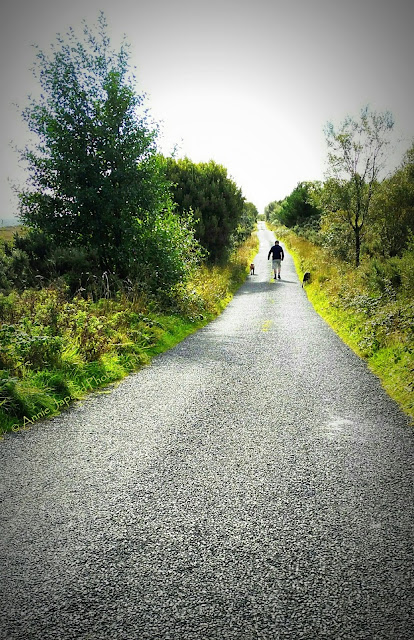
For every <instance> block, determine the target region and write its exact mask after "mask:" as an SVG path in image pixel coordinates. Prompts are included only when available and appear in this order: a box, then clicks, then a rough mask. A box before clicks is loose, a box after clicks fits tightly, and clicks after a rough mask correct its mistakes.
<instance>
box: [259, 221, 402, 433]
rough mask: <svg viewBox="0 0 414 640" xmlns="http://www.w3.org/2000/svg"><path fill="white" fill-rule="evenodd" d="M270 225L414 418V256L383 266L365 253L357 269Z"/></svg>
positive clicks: (318, 306) (335, 325)
mask: <svg viewBox="0 0 414 640" xmlns="http://www.w3.org/2000/svg"><path fill="white" fill-rule="evenodd" d="M268 226H269V228H271V229H272V230H273V231H275V232H276V233H277V237H279V238H280V239H281V240H283V242H284V244H285V245H286V247H287V249H288V251H289V252H290V253H291V255H292V257H293V260H294V262H295V267H296V271H297V273H298V275H299V277H300V278H302V277H303V274H304V272H305V271H309V272H310V273H311V282H310V284H307V285H306V293H307V295H308V298H309V300H310V301H311V303H312V305H313V306H314V308H315V310H316V311H317V312H318V313H319V315H320V316H322V318H324V320H325V321H326V322H327V323H328V324H329V325H330V326H331V327H332V329H333V330H334V331H335V332H336V333H337V334H338V335H339V336H340V338H341V339H342V340H343V341H344V342H345V343H346V344H347V345H348V346H349V347H350V348H351V349H352V350H353V351H354V352H355V353H356V354H357V355H358V356H359V357H361V358H362V359H364V360H365V361H366V362H367V364H368V366H369V368H370V369H371V371H372V372H373V373H374V374H375V375H376V376H377V377H378V378H379V379H380V381H381V384H382V386H383V387H384V389H385V390H386V391H387V393H388V394H389V395H390V396H391V397H392V398H393V399H394V400H395V401H396V402H397V403H398V404H399V405H400V407H401V409H402V410H403V411H404V412H405V413H406V414H407V415H408V416H410V418H411V419H412V420H414V295H413V294H414V291H413V284H412V276H411V275H410V274H412V267H413V266H414V256H413V255H412V254H411V255H410V254H409V253H407V255H406V256H404V257H403V258H401V259H393V260H392V261H390V262H389V264H388V265H385V266H384V265H383V266H381V265H378V263H377V262H376V261H375V260H369V259H366V260H365V261H364V262H363V263H362V264H361V265H360V267H359V268H358V269H356V268H353V267H352V266H350V265H348V264H345V263H344V262H342V261H340V260H338V259H335V258H333V257H332V256H331V255H330V254H329V253H328V251H326V250H324V249H323V248H321V247H319V246H316V245H314V244H312V243H311V242H309V241H308V240H307V239H305V238H303V237H300V236H298V235H296V234H295V233H293V232H292V231H290V230H288V229H286V228H285V227H279V226H273V225H268ZM396 274H397V275H398V277H396ZM413 424H414V422H413Z"/></svg>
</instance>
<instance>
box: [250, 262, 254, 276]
mask: <svg viewBox="0 0 414 640" xmlns="http://www.w3.org/2000/svg"><path fill="white" fill-rule="evenodd" d="M250 275H251V276H254V264H253V262H252V263H251V265H250Z"/></svg>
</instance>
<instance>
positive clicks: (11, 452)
mask: <svg viewBox="0 0 414 640" xmlns="http://www.w3.org/2000/svg"><path fill="white" fill-rule="evenodd" d="M259 237H260V251H259V254H258V256H257V257H256V259H255V264H256V275H254V276H248V278H247V280H246V282H245V284H244V285H243V286H242V287H241V288H240V290H239V292H238V293H237V295H236V296H235V297H234V299H233V300H232V302H231V303H230V304H229V305H228V307H227V308H226V309H225V310H224V312H223V313H222V315H221V316H220V317H219V318H218V319H216V320H215V321H214V322H212V323H210V324H209V325H208V326H206V327H204V328H203V329H201V330H200V331H198V332H197V333H196V334H194V335H192V336H189V337H188V338H186V339H185V340H184V341H183V342H182V343H180V344H179V345H178V346H176V347H175V348H174V349H172V350H170V351H168V352H166V353H164V354H163V355H161V356H158V357H157V358H156V359H155V360H154V361H153V363H152V365H151V366H149V367H147V368H144V369H143V370H141V371H139V372H138V373H136V374H134V375H131V376H129V377H128V378H127V379H126V380H124V381H123V382H122V383H121V384H120V385H119V386H118V387H117V388H116V389H114V390H113V391H112V392H111V393H110V394H99V395H98V394H94V395H92V396H90V397H89V398H88V399H87V400H86V401H85V402H84V403H82V404H79V405H76V406H73V407H71V408H70V409H69V410H68V411H66V412H64V413H63V414H62V415H61V416H59V417H57V418H55V419H53V420H49V421H46V422H43V423H40V424H38V425H36V426H35V427H33V428H31V429H30V430H28V431H26V432H21V433H17V434H10V435H8V436H7V437H6V438H5V440H4V441H3V442H1V443H0V464H1V500H2V502H1V505H2V506H1V527H2V533H1V539H0V547H1V550H0V562H1V576H2V579H1V582H2V590H1V609H2V611H1V623H0V625H1V631H0V637H1V638H2V639H3V638H5V639H6V638H7V640H70V639H75V640H213V639H214V640H277V639H289V640H301V639H306V640H317V639H319V638H334V639H340V638H341V639H342V638H344V639H345V638H346V639H347V640H357V639H361V640H371V639H372V640H374V639H375V640H392V639H395V640H412V638H414V618H413V605H414V595H413V594H414V589H413V587H414V585H413V568H414V554H413V550H414V549H413V522H414V518H413V515H414V514H413V511H414V499H413V498H414V490H413V467H414V455H413V453H414V436H413V429H412V427H410V426H409V424H408V420H407V418H406V417H405V416H404V415H403V414H402V413H401V412H400V410H399V409H398V407H397V406H396V404H395V403H394V402H393V401H392V400H391V399H390V398H389V397H388V396H387V395H386V394H385V392H384V391H383V389H382V387H381V385H380V383H379V381H378V380H377V379H376V378H375V377H374V376H373V375H372V374H371V373H370V371H369V370H368V368H367V367H366V365H365V364H364V362H363V361H361V360H360V359H359V358H358V357H357V356H356V355H355V354H354V353H353V352H352V351H351V350H350V349H349V348H348V347H347V346H346V345H345V344H344V343H343V342H342V341H341V340H340V339H339V338H338V337H337V336H336V335H335V333H334V332H333V331H332V330H331V329H330V328H329V327H328V325H327V324H326V323H325V322H324V321H323V320H322V319H321V318H320V317H319V316H318V315H317V314H316V313H315V311H314V310H313V308H312V306H311V304H310V303H309V301H308V299H307V297H306V292H305V290H304V289H302V287H301V284H300V282H299V281H298V277H297V275H296V272H295V269H294V265H293V261H292V259H291V257H290V256H289V255H287V256H286V258H285V260H284V262H283V263H282V279H281V280H280V281H274V280H272V279H271V266H270V261H269V262H268V261H267V253H268V250H269V248H270V246H271V244H273V239H274V236H273V234H271V233H270V232H269V231H267V230H266V229H265V228H264V225H263V223H261V224H260V231H259Z"/></svg>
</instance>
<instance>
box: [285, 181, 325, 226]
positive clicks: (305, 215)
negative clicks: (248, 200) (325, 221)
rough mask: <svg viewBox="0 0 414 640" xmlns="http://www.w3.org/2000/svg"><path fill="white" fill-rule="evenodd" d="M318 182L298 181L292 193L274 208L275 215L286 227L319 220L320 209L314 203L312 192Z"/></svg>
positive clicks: (318, 184) (317, 187) (316, 189)
mask: <svg viewBox="0 0 414 640" xmlns="http://www.w3.org/2000/svg"><path fill="white" fill-rule="evenodd" d="M319 189H320V183H316V182H315V183H312V182H299V183H298V185H297V186H296V187H295V189H293V191H292V193H291V194H290V195H289V196H288V197H287V198H285V200H283V202H282V203H281V205H280V207H279V208H278V209H275V217H276V219H277V220H278V221H279V222H281V223H282V224H283V225H285V226H286V227H294V226H296V225H298V226H306V225H309V224H310V223H312V222H313V221H315V220H319V217H320V215H321V211H320V210H319V209H318V207H317V206H316V205H315V202H314V200H315V198H314V193H315V191H318V190H319Z"/></svg>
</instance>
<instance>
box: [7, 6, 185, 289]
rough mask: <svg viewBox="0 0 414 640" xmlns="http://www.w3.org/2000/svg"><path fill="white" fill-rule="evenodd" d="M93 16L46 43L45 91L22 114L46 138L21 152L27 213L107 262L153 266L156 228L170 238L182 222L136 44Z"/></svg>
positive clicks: (126, 271) (134, 268) (40, 60)
mask: <svg viewBox="0 0 414 640" xmlns="http://www.w3.org/2000/svg"><path fill="white" fill-rule="evenodd" d="M83 25H84V29H83V36H82V37H81V38H78V37H77V36H76V34H75V32H74V30H73V29H70V30H69V32H68V33H67V34H66V36H65V37H61V36H58V37H57V43H56V44H55V45H52V47H51V52H50V54H49V55H46V54H45V53H44V52H43V51H41V50H40V49H39V48H37V47H36V51H37V55H36V62H35V66H34V70H33V71H34V75H35V77H36V78H37V80H38V81H39V83H40V87H41V95H40V96H39V97H38V98H34V99H31V100H30V102H29V105H28V106H27V108H26V109H25V110H24V111H23V114H22V115H23V119H24V120H25V121H26V122H27V124H28V126H29V129H30V131H31V132H32V133H33V134H34V135H35V136H37V139H38V142H37V143H35V144H34V146H31V147H29V146H28V147H26V148H25V149H24V150H23V151H22V152H21V155H22V158H23V160H24V161H26V163H27V165H28V170H29V178H28V181H27V187H26V188H24V189H23V190H21V191H20V193H19V199H20V216H21V218H22V220H23V222H25V223H26V224H27V225H29V226H31V227H34V228H37V229H41V230H42V231H43V232H45V234H47V236H48V237H50V239H51V241H52V242H53V243H54V244H55V245H60V246H62V245H63V246H67V247H81V248H84V249H86V250H91V251H94V252H96V253H97V255H98V263H99V267H100V269H101V270H102V271H104V270H107V271H111V272H114V273H116V274H117V275H119V276H121V277H126V276H130V275H131V274H132V273H133V272H138V273H141V272H142V271H143V268H144V267H148V268H147V271H150V268H152V266H153V265H151V260H153V256H151V255H150V254H149V252H148V250H147V245H148V238H149V237H153V236H157V234H158V236H159V239H160V242H162V239H163V238H164V236H165V235H168V227H169V224H170V223H171V224H172V226H173V228H174V230H175V231H176V230H177V228H178V227H177V224H176V223H175V222H176V220H175V218H174V215H173V213H172V200H171V196H170V193H169V186H168V181H167V179H166V177H165V172H164V164H163V160H162V159H161V157H160V156H159V155H158V154H157V148H156V139H157V133H158V131H157V127H156V126H154V125H150V124H149V119H148V116H147V113H146V112H145V111H143V103H144V96H143V95H137V94H136V92H135V89H134V78H133V76H132V74H131V72H130V67H129V50H128V45H126V44H125V43H123V45H122V46H121V48H120V50H119V52H116V51H114V50H113V49H112V48H111V46H110V41H109V38H108V35H107V24H106V20H105V17H104V15H103V13H101V14H100V16H99V19H98V24H97V25H96V26H95V27H94V28H89V27H88V26H87V25H86V23H85V22H84V23H83ZM190 235H191V234H190ZM191 237H192V236H191ZM177 243H178V244H180V243H182V237H181V238H177V240H176V244H177ZM152 245H154V242H153V241H152ZM160 248H161V247H159V249H160ZM181 257H182V259H183V260H185V258H184V256H181ZM183 270H185V264H184V263H181V268H180V269H179V270H178V271H179V272H180V273H181V275H182V272H183ZM177 277H179V276H178V275H177Z"/></svg>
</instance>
